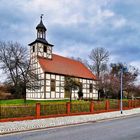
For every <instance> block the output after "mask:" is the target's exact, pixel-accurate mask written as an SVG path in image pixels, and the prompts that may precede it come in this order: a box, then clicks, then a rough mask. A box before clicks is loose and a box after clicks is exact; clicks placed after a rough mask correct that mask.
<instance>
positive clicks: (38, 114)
mask: <svg viewBox="0 0 140 140" xmlns="http://www.w3.org/2000/svg"><path fill="white" fill-rule="evenodd" d="M36 117H37V118H40V103H36Z"/></svg>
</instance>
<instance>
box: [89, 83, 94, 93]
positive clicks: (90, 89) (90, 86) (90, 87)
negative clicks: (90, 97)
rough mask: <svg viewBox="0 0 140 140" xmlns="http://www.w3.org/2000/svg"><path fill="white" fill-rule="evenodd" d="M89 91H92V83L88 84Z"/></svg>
mask: <svg viewBox="0 0 140 140" xmlns="http://www.w3.org/2000/svg"><path fill="white" fill-rule="evenodd" d="M89 92H93V84H90V85H89Z"/></svg>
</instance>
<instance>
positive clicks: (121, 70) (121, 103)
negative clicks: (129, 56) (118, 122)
mask: <svg viewBox="0 0 140 140" xmlns="http://www.w3.org/2000/svg"><path fill="white" fill-rule="evenodd" d="M120 72H121V102H120V105H121V114H123V102H122V99H123V68H121V69H120Z"/></svg>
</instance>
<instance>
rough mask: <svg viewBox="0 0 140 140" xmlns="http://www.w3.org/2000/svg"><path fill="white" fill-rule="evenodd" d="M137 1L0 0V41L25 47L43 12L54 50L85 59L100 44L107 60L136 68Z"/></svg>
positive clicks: (139, 50) (139, 63) (139, 43)
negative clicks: (106, 53) (105, 51)
mask: <svg viewBox="0 0 140 140" xmlns="http://www.w3.org/2000/svg"><path fill="white" fill-rule="evenodd" d="M139 7H140V0H135V1H134V0H88V1H86V0H0V32H1V33H0V40H2V41H9V40H12V41H18V42H20V43H21V44H23V45H25V46H27V44H29V43H30V42H32V41H33V40H34V39H35V38H36V30H35V27H36V25H37V24H38V23H39V20H40V19H39V17H40V14H42V13H43V14H44V18H43V20H44V24H45V25H46V27H47V29H48V31H47V40H48V41H49V42H50V43H52V44H54V45H55V46H54V52H55V53H58V54H60V55H64V56H74V57H81V58H88V55H89V53H90V51H91V50H92V49H94V48H96V47H104V48H106V49H107V50H108V51H109V52H110V62H120V61H121V62H124V63H127V64H131V65H133V66H135V67H139V68H140V10H139Z"/></svg>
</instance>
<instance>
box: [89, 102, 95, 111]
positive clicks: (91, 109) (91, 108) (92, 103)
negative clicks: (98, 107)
mask: <svg viewBox="0 0 140 140" xmlns="http://www.w3.org/2000/svg"><path fill="white" fill-rule="evenodd" d="M90 112H91V113H93V112H94V102H93V101H91V102H90Z"/></svg>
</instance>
